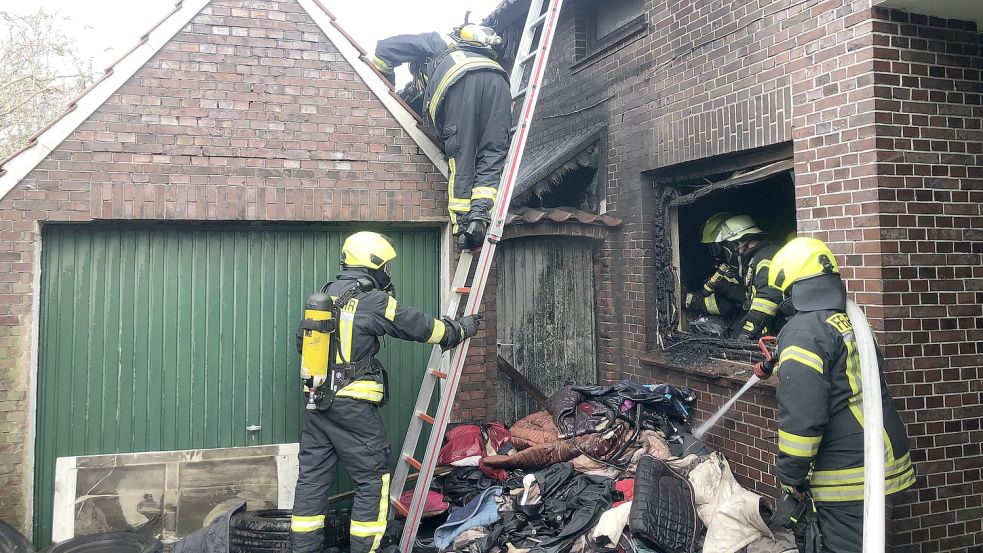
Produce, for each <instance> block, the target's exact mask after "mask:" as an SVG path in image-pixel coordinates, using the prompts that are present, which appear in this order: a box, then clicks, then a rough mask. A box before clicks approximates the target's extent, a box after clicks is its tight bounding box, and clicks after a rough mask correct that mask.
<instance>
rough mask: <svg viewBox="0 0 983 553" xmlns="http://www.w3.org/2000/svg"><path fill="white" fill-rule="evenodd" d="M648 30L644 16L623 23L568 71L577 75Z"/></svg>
mask: <svg viewBox="0 0 983 553" xmlns="http://www.w3.org/2000/svg"><path fill="white" fill-rule="evenodd" d="M647 29H648V20H647V18H646V15H645V14H642V15H639V16H638V17H636V18H635V19H632V20H631V21H629V22H628V23H625V24H624V25H622V26H621V27H620V28H618V29H616V30H614V31H611V32H610V33H608V35H607V36H605V37H604V38H602V39H601V40H600V41H599V42H598V43H597V44H595V45H594V47H593V48H592V49H591V53H589V54H587V55H586V56H584V57H583V58H581V59H579V60H577V61H576V62H574V63H573V65H571V66H570V71H571V72H572V73H579V72H580V71H583V70H584V69H585V68H587V67H590V66H591V65H594V64H595V63H596V62H598V61H600V60H601V59H603V58H605V57H607V55H608V54H610V53H612V52H614V51H615V50H616V49H617V48H619V47H621V46H623V45H624V44H625V43H626V42H628V40H629V39H632V38H635V37H636V36H640V35H642V34H644V33H645V31H646V30H647Z"/></svg>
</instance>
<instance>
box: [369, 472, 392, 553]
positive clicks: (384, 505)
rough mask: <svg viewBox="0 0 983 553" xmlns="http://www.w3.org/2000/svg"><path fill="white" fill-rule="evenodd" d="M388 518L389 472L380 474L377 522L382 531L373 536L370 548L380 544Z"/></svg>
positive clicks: (373, 548) (377, 546)
mask: <svg viewBox="0 0 983 553" xmlns="http://www.w3.org/2000/svg"><path fill="white" fill-rule="evenodd" d="M388 518H389V473H388V472H387V473H386V474H383V475H382V491H381V492H380V493H379V519H378V521H379V523H380V524H382V532H379V533H378V534H376V536H375V541H373V542H372V549H371V550H370V551H375V550H376V549H378V548H379V545H381V544H382V537H383V535H384V534H385V533H386V520H387V519H388Z"/></svg>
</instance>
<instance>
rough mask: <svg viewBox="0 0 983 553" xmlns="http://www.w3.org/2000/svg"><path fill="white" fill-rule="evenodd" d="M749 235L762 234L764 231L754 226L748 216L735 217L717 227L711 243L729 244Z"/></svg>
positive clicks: (752, 220)
mask: <svg viewBox="0 0 983 553" xmlns="http://www.w3.org/2000/svg"><path fill="white" fill-rule="evenodd" d="M711 219H712V217H711ZM750 234H764V231H762V230H761V229H760V228H758V227H757V225H755V223H754V219H752V218H751V216H750V215H735V216H733V217H730V218H728V219H726V220H724V221H723V222H722V223H720V224H719V225H717V231H716V233H715V234H714V236H713V238H712V241H713V242H731V241H734V240H738V239H740V238H743V237H745V236H748V235H750Z"/></svg>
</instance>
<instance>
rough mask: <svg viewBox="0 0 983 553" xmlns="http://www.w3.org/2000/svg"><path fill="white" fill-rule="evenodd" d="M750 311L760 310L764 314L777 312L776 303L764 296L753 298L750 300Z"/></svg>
mask: <svg viewBox="0 0 983 553" xmlns="http://www.w3.org/2000/svg"><path fill="white" fill-rule="evenodd" d="M751 311H760V312H762V313H764V314H765V315H774V314H775V313H778V304H777V303H775V302H773V301H771V300H767V299H765V298H754V299H753V300H751Z"/></svg>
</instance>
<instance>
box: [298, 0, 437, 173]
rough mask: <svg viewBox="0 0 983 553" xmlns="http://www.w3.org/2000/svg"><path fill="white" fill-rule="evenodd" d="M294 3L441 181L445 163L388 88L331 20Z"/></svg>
mask: <svg viewBox="0 0 983 553" xmlns="http://www.w3.org/2000/svg"><path fill="white" fill-rule="evenodd" d="M297 1H298V2H299V3H300V5H301V6H302V7H303V8H304V10H306V11H307V14H308V15H310V16H311V18H312V19H313V20H314V22H315V23H317V26H318V27H320V28H321V30H322V31H324V34H325V35H327V37H328V40H330V41H331V42H332V43H333V44H334V46H335V48H337V49H338V51H339V52H340V53H341V56H342V57H343V58H345V60H346V61H347V62H348V63H349V64H350V65H351V66H352V68H354V69H355V73H357V74H358V76H359V77H360V78H361V79H362V82H364V83H365V84H366V86H368V87H369V90H371V91H372V92H373V93H374V94H375V95H376V97H377V98H379V101H380V102H382V104H383V105H384V106H386V109H387V110H389V113H390V114H392V116H393V117H394V118H395V119H396V121H397V122H398V123H399V125H400V126H401V127H403V130H405V131H406V133H407V134H409V135H410V138H412V139H413V141H414V142H416V143H417V145H418V146H419V147H420V149H421V150H423V153H424V154H426V156H427V157H428V158H430V161H431V162H433V164H434V165H435V166H436V167H437V170H439V171H440V172H441V174H443V175H444V177H447V175H448V171H447V161H446V160H444V154H443V152H441V151H440V148H438V147H437V145H436V144H434V143H433V141H432V140H430V139H429V138H428V137H427V135H425V134H423V131H421V130H420V129H419V128H418V127H417V126H416V118H415V117H413V115H412V114H411V113H410V112H408V111H406V108H405V107H403V105H402V104H400V103H399V101H398V100H396V99H395V98H393V97H392V96H391V95H390V94H389V90H390V89H389V84H388V83H387V82H385V81H384V80H383V79H382V77H380V76H379V75H378V74H377V73H376V72H375V70H374V69H372V68H371V67H369V66H368V64H366V63H365V62H364V61H363V60H362V59H361V57H360V56H361V52H359V51H358V49H357V48H355V45H354V44H352V43H351V42H350V41H349V40H348V38H347V37H345V36H344V35H343V34H341V32H340V31H338V29H336V28H335V27H334V25H332V24H331V16H330V15H328V14H327V12H325V11H324V10H323V9H321V7H320V6H318V5H317V3H315V2H314V0H297Z"/></svg>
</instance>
